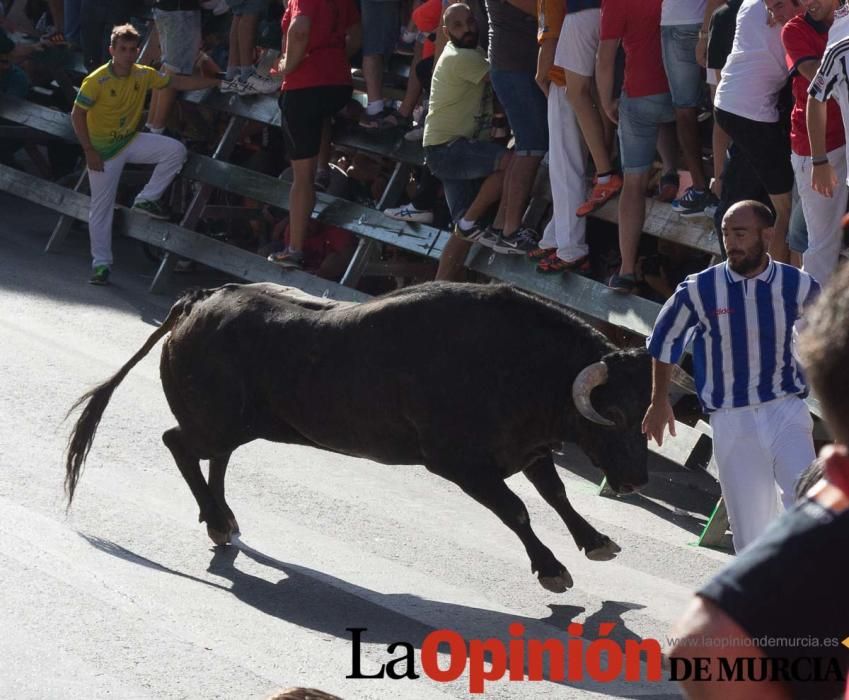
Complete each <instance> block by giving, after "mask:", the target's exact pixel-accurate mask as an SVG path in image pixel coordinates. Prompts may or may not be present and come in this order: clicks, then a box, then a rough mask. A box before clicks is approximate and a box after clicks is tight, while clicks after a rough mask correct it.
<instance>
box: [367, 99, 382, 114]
mask: <svg viewBox="0 0 849 700" xmlns="http://www.w3.org/2000/svg"><path fill="white" fill-rule="evenodd" d="M382 111H383V100H375V101H374V102H369V103H368V107H366V114H368V115H369V116H374V115H375V114H380V113H381V112H382Z"/></svg>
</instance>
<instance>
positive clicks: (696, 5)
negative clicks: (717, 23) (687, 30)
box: [660, 0, 707, 27]
mask: <svg viewBox="0 0 849 700" xmlns="http://www.w3.org/2000/svg"><path fill="white" fill-rule="evenodd" d="M706 2H707V0H663V5H662V6H661V8H660V26H661V27H669V26H672V25H674V24H701V23H702V21H703V20H704V18H705V4H706Z"/></svg>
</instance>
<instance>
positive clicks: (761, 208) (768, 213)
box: [732, 199, 775, 229]
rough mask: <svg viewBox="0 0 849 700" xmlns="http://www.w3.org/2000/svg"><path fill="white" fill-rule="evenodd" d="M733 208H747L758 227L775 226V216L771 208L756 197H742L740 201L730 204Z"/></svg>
mask: <svg viewBox="0 0 849 700" xmlns="http://www.w3.org/2000/svg"><path fill="white" fill-rule="evenodd" d="M732 206H733V207H734V210H735V211H737V210H740V209H748V210H749V211H751V212H752V214H753V215H754V217H755V219H756V220H757V222H758V227H759V228H762V229H763V228H770V227H772V226H775V217H774V216H773V214H772V210H771V209H770V208H769V207H768V206H767V205H766V204H764V203H763V202H759V201H757V200H756V199H744V200H743V201H742V202H736V203H734V204H733V205H732Z"/></svg>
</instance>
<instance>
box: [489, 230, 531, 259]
mask: <svg viewBox="0 0 849 700" xmlns="http://www.w3.org/2000/svg"><path fill="white" fill-rule="evenodd" d="M538 243H539V237H538V236H537V235H536V232H535V231H534V230H533V229H529V228H520V229H519V230H518V231H516V233H514V234H513V235H512V236H505V235H504V234H501V236H499V238H498V240H497V241H496V242H495V244H494V245H493V246H492V249H493V250H494V251H495V252H496V253H504V254H505V255H527V254H528V253H530V252H531V251H532V250H535V249H536V248H537V247H538Z"/></svg>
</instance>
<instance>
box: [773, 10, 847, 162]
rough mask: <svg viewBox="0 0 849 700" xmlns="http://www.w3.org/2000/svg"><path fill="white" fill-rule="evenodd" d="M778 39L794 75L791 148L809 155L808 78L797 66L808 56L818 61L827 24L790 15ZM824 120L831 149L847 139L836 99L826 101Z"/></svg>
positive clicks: (826, 36) (801, 16)
mask: <svg viewBox="0 0 849 700" xmlns="http://www.w3.org/2000/svg"><path fill="white" fill-rule="evenodd" d="M781 43H782V44H784V51H785V52H786V54H787V68H789V69H790V72H791V73H792V75H793V98H794V99H795V103H794V105H793V111H792V112H791V114H790V148H792V149H793V153H795V154H797V155H800V156H809V155H811V144H810V142H809V141H808V120H807V118H806V116H805V107H806V106H807V104H808V86H809V85H810V84H811V81H810V80H808V79H807V78H806V77H805V76H804V75H802V74H801V73H800V72H799V71H798V70H797V69H798V67H799V64H800V63H803V62H805V61H807V60H811V61H817V62H818V61H819V60H820V59H821V58H822V57H823V54H824V53H825V47H826V44H827V43H828V27H827V26H826V25H825V24H823V23H822V22H816V21H814V20H812V19H811V18H810V17H809V16H808V15H807V14H804V15H798V16H796V17H794V18H793V19H791V20H790V21H789V22H788V23H787V24H785V25H784V28H783V29H782V30H781ZM826 109H827V114H828V117H827V120H826V127H825V148H826V151H833V150H834V149H835V148H840V147H841V146H842V145H843V144H844V143H846V135H845V133H844V131H843V122H842V120H841V118H840V107H839V106H838V105H837V102H836V101H835V100H833V99H832V100H829V101H828V102H827V103H826Z"/></svg>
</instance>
